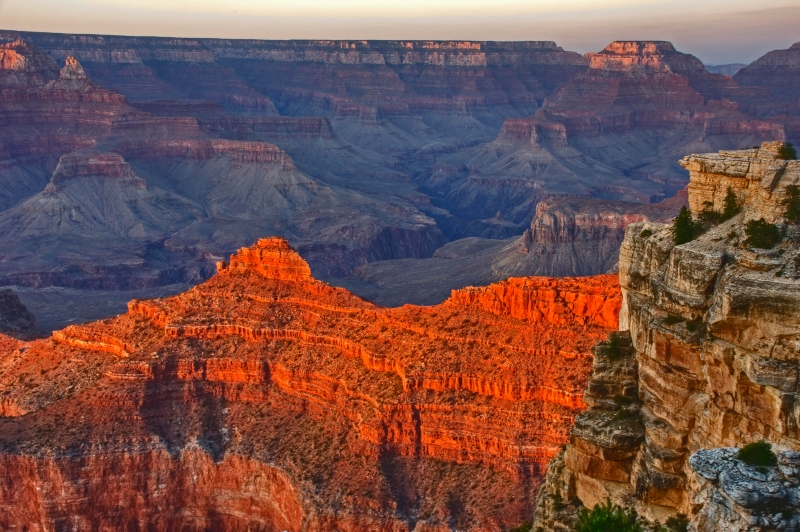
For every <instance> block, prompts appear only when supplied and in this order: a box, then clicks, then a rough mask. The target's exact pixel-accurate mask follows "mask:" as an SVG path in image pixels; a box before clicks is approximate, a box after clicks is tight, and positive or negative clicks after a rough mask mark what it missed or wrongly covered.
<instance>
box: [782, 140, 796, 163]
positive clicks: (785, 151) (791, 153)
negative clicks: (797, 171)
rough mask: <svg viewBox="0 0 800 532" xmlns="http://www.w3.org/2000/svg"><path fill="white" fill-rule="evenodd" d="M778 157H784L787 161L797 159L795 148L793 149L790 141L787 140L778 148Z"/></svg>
mask: <svg viewBox="0 0 800 532" xmlns="http://www.w3.org/2000/svg"><path fill="white" fill-rule="evenodd" d="M778 158H780V159H786V160H788V161H792V160H794V159H797V150H795V149H794V146H793V145H792V143H791V142H787V143H786V144H784V145H783V146H781V147H780V148H779V149H778Z"/></svg>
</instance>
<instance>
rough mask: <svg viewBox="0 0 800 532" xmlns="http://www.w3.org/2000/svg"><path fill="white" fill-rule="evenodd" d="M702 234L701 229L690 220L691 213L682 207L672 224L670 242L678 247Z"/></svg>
mask: <svg viewBox="0 0 800 532" xmlns="http://www.w3.org/2000/svg"><path fill="white" fill-rule="evenodd" d="M702 232H703V227H702V226H701V225H700V224H699V223H697V222H695V221H694V220H693V219H692V213H691V212H689V209H687V208H686V206H685V205H684V206H683V207H681V212H680V213H678V216H676V217H675V220H674V221H673V222H672V240H673V242H675V245H677V246H680V245H681V244H685V243H687V242H691V241H692V240H694V239H695V238H697V237H698V236H700V234H701V233H702Z"/></svg>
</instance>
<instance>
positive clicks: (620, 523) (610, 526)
mask: <svg viewBox="0 0 800 532" xmlns="http://www.w3.org/2000/svg"><path fill="white" fill-rule="evenodd" d="M608 531H614V532H643V529H642V526H641V525H639V524H638V523H637V522H636V513H635V512H632V511H629V510H626V509H625V508H622V507H621V506H617V505H616V504H614V503H612V502H611V501H610V500H607V501H606V502H605V503H603V504H598V505H596V506H595V507H594V508H592V509H591V510H588V509H587V508H582V509H581V512H580V514H579V515H578V523H577V524H576V525H575V532H608Z"/></svg>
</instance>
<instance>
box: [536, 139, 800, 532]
mask: <svg viewBox="0 0 800 532" xmlns="http://www.w3.org/2000/svg"><path fill="white" fill-rule="evenodd" d="M781 146H782V144H781V143H765V144H763V145H762V146H761V148H760V149H752V150H742V151H736V152H720V153H719V154H704V155H694V156H690V157H687V158H685V159H684V160H683V161H681V164H682V165H683V166H684V167H685V168H687V169H688V170H689V172H690V184H689V205H690V206H691V208H692V210H693V211H694V213H695V214H696V215H699V214H700V211H701V210H708V208H709V207H711V206H713V208H714V209H715V210H716V211H721V210H722V207H723V203H724V198H725V196H726V195H727V194H728V190H732V191H733V192H734V193H735V194H736V196H737V197H738V199H739V203H740V206H741V211H742V212H741V213H740V214H738V215H736V216H735V217H733V218H732V219H730V220H728V221H726V222H723V223H721V224H719V225H717V226H713V227H711V228H709V229H708V230H707V231H706V232H705V234H703V235H702V236H700V237H699V238H696V239H695V240H693V241H691V242H688V243H685V244H682V245H679V246H675V245H674V244H673V239H672V232H671V228H670V226H667V225H662V224H655V223H639V224H632V225H631V226H629V228H628V230H627V232H626V236H625V240H624V242H623V245H622V250H621V252H620V284H621V286H622V292H623V308H622V311H621V314H620V331H621V332H620V333H618V335H617V337H616V338H614V340H613V341H611V342H608V343H604V344H600V345H599V346H598V347H597V349H596V357H595V360H594V369H593V374H592V377H591V378H590V380H589V386H588V388H587V391H586V394H585V398H584V400H585V401H586V403H587V405H589V406H590V409H589V410H588V411H587V412H585V413H584V414H582V415H580V416H579V417H578V418H577V420H576V423H575V426H574V427H573V429H572V433H571V442H570V444H569V445H568V446H567V447H566V450H565V452H564V453H562V454H561V455H559V457H558V458H557V459H556V460H554V461H553V463H552V464H551V466H550V470H549V472H548V477H547V482H546V486H545V488H544V489H543V490H542V492H541V494H540V498H539V507H538V510H537V514H536V523H535V526H540V527H543V529H545V530H567V529H569V526H571V524H572V522H573V521H574V519H575V513H576V510H577V508H578V507H579V506H580V505H581V504H583V505H585V506H587V507H590V508H591V507H592V506H594V505H595V504H597V503H598V502H602V501H604V500H605V499H606V498H610V499H611V500H612V501H614V502H616V503H618V504H622V505H624V506H629V507H633V508H635V509H636V510H637V511H638V512H639V513H640V515H643V516H644V517H646V518H647V519H649V520H650V521H655V520H660V521H661V522H662V523H663V522H664V521H665V520H666V519H667V518H668V517H670V516H672V515H675V514H676V513H678V512H680V513H683V514H686V515H687V516H689V517H690V518H691V524H690V528H689V529H690V530H693V531H699V532H706V531H708V532H711V531H713V530H733V531H745V530H747V531H760V530H798V529H800V512H798V508H800V504H799V502H800V498H799V497H800V474H799V473H800V453H798V451H800V433H798V426H799V425H800V400H798V391H799V389H798V371H800V343H798V339H799V338H800V227H798V226H797V225H791V224H788V223H786V222H785V220H784V215H783V213H784V211H785V207H784V205H783V203H784V200H785V199H786V196H787V192H786V191H787V187H789V186H791V185H798V184H800V162H798V161H785V160H782V159H779V158H778V153H779V148H780V147H781ZM762 217H763V218H765V219H766V220H767V221H768V222H773V223H777V224H778V228H779V230H780V234H781V239H780V241H779V242H778V243H777V245H775V246H774V248H773V249H769V250H768V249H758V248H753V247H751V246H749V245H747V242H746V241H745V231H744V225H745V222H746V221H748V220H753V219H759V218H762ZM762 439H763V440H766V441H768V442H770V443H771V444H772V445H773V449H774V450H775V451H776V453H777V458H778V460H777V466H775V467H764V468H756V467H753V466H750V465H747V464H745V463H744V462H741V461H739V460H736V459H735V454H736V449H735V448H739V447H743V446H744V445H746V444H749V443H752V442H755V441H758V440H762ZM730 448H733V449H730Z"/></svg>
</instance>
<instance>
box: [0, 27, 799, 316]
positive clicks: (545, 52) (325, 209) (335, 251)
mask: <svg viewBox="0 0 800 532" xmlns="http://www.w3.org/2000/svg"><path fill="white" fill-rule="evenodd" d="M795 50H796V47H792V48H790V49H788V50H782V51H775V52H771V53H770V54H767V56H765V57H764V58H762V59H760V60H759V61H756V62H755V63H753V65H750V66H749V67H747V68H745V69H742V70H741V71H740V72H739V73H737V75H736V79H735V80H734V79H732V78H730V77H728V76H723V75H719V74H711V73H709V72H707V71H706V70H705V69H704V67H703V64H702V63H701V62H700V61H699V60H698V59H697V58H695V57H693V56H691V55H688V54H683V53H681V52H679V51H677V50H675V49H674V47H673V46H672V45H671V44H669V43H666V42H660V41H633V42H614V43H612V44H610V45H609V46H608V47H606V48H605V49H604V50H601V51H600V52H598V53H593V54H587V55H585V56H581V55H579V54H576V53H574V52H569V51H565V50H563V49H561V48H560V47H558V46H557V45H555V44H554V43H552V42H546V41H531V42H468V41H444V42H435V41H431V42H423V41H408V42H406V41H255V40H218V39H170V38H144V37H141V38H140V37H121V36H97V35H61V34H43V33H25V32H13V31H3V32H0V90H2V96H1V97H0V117H2V121H0V239H1V240H0V266H2V268H1V269H0V285H2V286H15V287H17V288H16V289H17V291H18V293H19V294H20V296H21V297H22V298H23V302H24V303H25V304H26V305H28V306H29V307H30V308H31V309H32V310H33V311H34V313H35V314H38V313H40V312H43V311H46V310H47V308H46V305H44V304H43V303H42V302H43V301H45V300H47V301H54V300H59V301H60V302H61V303H60V304H61V305H63V306H64V307H70V308H72V309H74V310H75V311H76V312H77V314H73V315H71V316H69V319H77V320H78V321H81V320H83V319H86V318H87V317H89V316H92V317H94V316H96V315H97V314H96V313H94V310H95V307H92V308H89V307H86V308H84V309H83V310H81V308H80V305H79V304H78V303H79V301H80V299H76V296H79V295H80V294H81V293H85V291H87V290H92V291H94V292H95V293H94V294H91V295H89V296H87V298H86V300H87V301H89V300H96V299H97V298H98V297H101V298H102V299H103V301H104V304H103V305H102V307H103V308H106V307H108V308H120V307H122V308H124V302H125V301H126V300H127V299H128V296H126V295H125V294H123V293H121V294H119V295H118V296H116V295H114V292H115V291H117V290H126V291H133V290H136V291H137V293H145V294H146V293H155V291H156V290H159V291H163V290H172V291H173V292H176V291H180V290H181V289H182V287H183V286H184V285H185V284H186V283H192V284H194V283H197V282H200V281H202V280H204V279H206V278H208V277H209V276H210V275H212V274H213V272H214V263H215V262H216V261H218V260H219V259H220V258H222V257H225V256H227V255H229V254H230V253H231V252H233V251H234V250H235V249H237V248H239V247H241V246H243V245H247V244H248V243H251V242H253V241H255V240H256V239H257V238H258V237H259V236H261V235H264V234H277V235H280V236H283V237H285V238H288V239H289V240H290V241H291V242H292V244H293V245H294V246H295V247H296V248H297V249H298V250H299V251H300V253H301V254H302V255H303V257H305V258H306V259H307V260H308V262H309V264H310V265H311V267H312V269H313V271H314V272H315V274H316V275H317V276H318V277H320V278H323V279H325V280H329V281H331V282H334V283H336V284H344V285H346V286H348V287H349V288H351V289H353V290H357V291H358V292H359V293H361V294H363V295H365V296H368V297H370V298H372V299H375V300H376V301H381V302H386V303H392V304H395V303H402V302H408V301H417V302H431V303H432V302H441V301H442V300H443V299H444V297H446V294H447V293H448V291H449V289H450V288H457V287H463V286H466V285H467V284H470V283H486V282H491V281H495V280H498V279H502V278H504V277H507V276H508V275H527V274H531V273H536V274H545V275H565V274H566V275H586V274H594V273H602V272H605V271H608V270H609V269H610V268H613V266H614V263H615V260H614V259H613V256H614V254H615V250H616V248H617V246H618V244H619V241H620V240H621V233H620V231H621V230H622V229H624V225H625V224H627V223H629V221H630V220H633V219H634V218H635V217H636V216H637V215H641V216H643V217H646V218H647V219H665V218H666V217H668V216H667V214H668V212H667V211H668V210H669V209H666V210H661V211H659V209H656V211H659V212H658V213H657V215H656V213H655V211H651V210H650V204H651V203H655V202H659V201H661V200H664V199H665V198H666V199H669V198H672V197H673V196H674V195H675V194H676V192H678V191H679V190H681V189H682V188H683V187H684V186H685V184H686V178H685V175H684V173H683V171H682V170H681V169H680V167H679V166H678V165H677V164H676V163H675V161H677V160H678V159H680V158H681V157H683V156H684V155H686V154H688V153H692V152H698V151H709V150H717V149H731V148H742V147H746V146H752V145H755V144H758V143H759V142H761V141H763V140H774V139H792V138H795V139H797V135H798V132H800V129H799V128H798V124H799V123H800V122H798V116H800V111H798V108H797V106H796V102H795V100H796V98H795V94H794V92H793V91H794V88H793V87H794V86H795V85H796V81H797V75H796V65H794V63H795V62H796V61H794V59H796V58H795V57H794V56H795V55H796V54H795V53H794V52H795ZM748 72H751V74H748ZM759 72H761V74H759ZM753 73H754V74H753ZM762 74H763V75H762ZM748 76H749V77H748ZM756 78H760V79H762V80H763V82H756V81H754V80H755V79H756ZM584 199H586V201H588V203H585V204H582V205H586V207H587V209H588V210H589V211H591V212H596V213H597V214H598V215H597V216H596V217H594V218H592V217H591V216H589V217H581V219H580V220H577V221H575V222H574V223H575V224H576V227H577V228H580V229H579V230H577V232H576V231H572V232H571V233H570V234H571V235H572V238H573V239H575V242H581V241H582V239H585V238H587V235H590V236H588V238H589V240H590V241H591V243H590V245H588V247H585V246H583V245H580V244H576V243H569V242H565V241H564V240H563V238H564V236H563V235H560V236H559V235H556V234H555V233H553V234H552V237H553V238H554V239H555V240H553V241H547V240H546V239H547V238H549V237H547V236H545V235H546V234H547V231H544V232H543V231H541V230H537V229H536V228H537V227H539V226H540V225H541V224H542V223H545V224H547V223H550V222H551V221H552V220H553V219H555V220H559V223H561V222H564V221H565V220H567V219H569V218H571V217H574V212H575V207H574V205H577V204H578V203H580V202H581V201H583V200H584ZM548 202H555V203H548ZM616 202H624V203H616ZM667 205H671V204H667ZM562 207H563V208H562ZM678 207H679V206H678ZM647 212H650V213H651V214H647ZM670 212H671V211H670ZM623 213H625V214H623ZM653 216H656V218H653ZM615 217H616V221H614V220H612V218H615ZM620 217H621V218H620ZM626 220H627V221H626ZM571 223H572V222H568V223H567V225H570V224H571ZM592 224H599V225H598V227H597V228H592V227H590V226H591V225H592ZM612 226H614V227H616V229H614V228H612ZM603 228H605V229H603ZM526 231H529V232H528V233H526ZM513 237H520V238H521V240H520V241H518V242H511V241H507V240H508V239H510V238H513ZM531 238H533V240H532V239H531ZM470 239H483V240H480V241H477V242H476V241H475V240H470ZM447 244H450V245H451V247H450V248H449V249H445V248H446V247H447V246H446V245H447ZM439 250H440V251H441V252H440V253H438V255H437V252H438V251H439ZM473 251H480V253H473ZM464 253H466V254H467V255H468V256H466V257H465V260H460V258H461V257H462V256H463V255H464ZM452 256H455V257H459V260H456V261H451V260H450V259H447V260H445V261H443V260H440V259H442V258H443V257H452ZM417 261H419V262H417ZM448 261H449V262H448ZM431 265H434V266H433V267H434V269H435V271H436V272H441V273H442V276H443V277H444V278H449V279H452V282H451V284H447V283H438V285H439V286H441V287H444V288H443V289H439V290H438V291H431V290H430V289H429V287H430V286H431V285H430V284H428V285H427V286H426V285H425V283H421V282H417V279H416V278H415V275H416V274H415V273H414V272H416V271H423V270H425V269H427V268H429V267H431ZM449 269H452V271H451V272H450V273H448V270H449ZM396 271H400V272H404V271H408V272H409V277H408V281H409V283H407V284H405V285H404V284H403V283H399V282H398V283H395V282H394V281H393V280H394V278H395V277H396V276H395V275H394V273H393V272H396ZM445 285H446V286H445ZM169 287H172V288H169ZM44 288H48V289H50V291H49V292H47V293H44V292H37V290H41V289H44ZM409 288H414V290H409ZM143 291H144V292H143ZM147 291H150V292H147ZM101 293H102V294H103V295H102V296H101V295H100V294H101ZM160 293H161V292H160ZM434 293H435V297H434ZM59 298H60V299H59ZM120 310H121V308H120ZM66 323H67V321H66V320H65V319H62V320H61V321H58V320H55V321H53V320H51V319H49V318H48V319H47V320H45V321H43V322H42V324H43V326H45V327H46V328H51V327H54V326H56V327H57V326H63V325H64V324H66Z"/></svg>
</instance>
